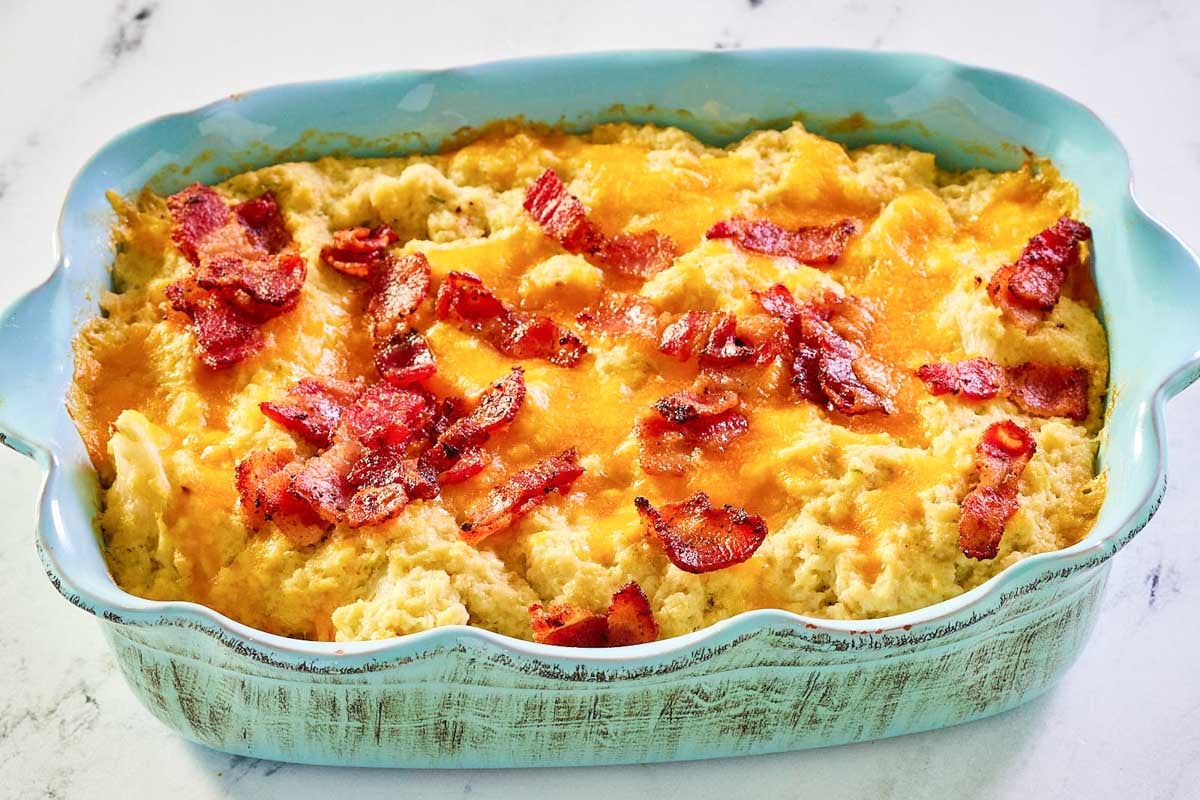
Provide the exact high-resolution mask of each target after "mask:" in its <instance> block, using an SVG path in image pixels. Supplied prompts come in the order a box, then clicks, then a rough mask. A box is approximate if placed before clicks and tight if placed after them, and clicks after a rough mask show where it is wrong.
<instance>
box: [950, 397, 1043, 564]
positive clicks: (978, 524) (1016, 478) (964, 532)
mask: <svg viewBox="0 0 1200 800" xmlns="http://www.w3.org/2000/svg"><path fill="white" fill-rule="evenodd" d="M1036 451H1037V444H1036V443H1035V442H1034V440H1033V436H1032V435H1031V434H1030V433H1029V431H1027V430H1025V429H1024V428H1022V427H1021V426H1020V425H1018V424H1017V423H1015V422H1013V421H1012V420H1004V421H1003V422H996V423H993V424H992V425H989V426H988V428H987V430H986V431H984V433H983V438H982V440H981V441H980V442H979V445H978V446H977V447H976V448H975V467H976V469H978V470H979V483H978V484H976V485H975V488H973V489H972V490H971V491H969V492H967V494H966V496H965V497H963V499H962V502H961V503H960V509H961V511H962V514H961V516H960V517H959V521H958V545H959V547H960V548H961V549H962V552H963V555H965V556H966V557H967V558H975V559H988V558H995V557H996V554H997V553H998V552H999V549H1000V539H1001V538H1002V537H1003V536H1004V527H1005V526H1006V525H1007V524H1008V521H1009V520H1010V519H1012V517H1013V515H1014V514H1016V513H1017V495H1018V493H1019V490H1020V482H1021V473H1022V472H1024V471H1025V467H1026V465H1028V464H1029V460H1030V459H1031V458H1033V454H1034V453H1035V452H1036Z"/></svg>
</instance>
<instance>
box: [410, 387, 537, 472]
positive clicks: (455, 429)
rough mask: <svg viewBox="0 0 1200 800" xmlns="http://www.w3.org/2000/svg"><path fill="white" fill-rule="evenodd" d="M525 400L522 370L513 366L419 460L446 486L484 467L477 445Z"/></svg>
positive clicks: (506, 422)
mask: <svg viewBox="0 0 1200 800" xmlns="http://www.w3.org/2000/svg"><path fill="white" fill-rule="evenodd" d="M524 401H525V372H524V370H522V369H521V368H520V367H514V368H513V369H512V371H511V372H509V373H508V375H506V376H504V377H503V378H501V379H500V380H498V381H496V382H495V383H493V384H492V385H491V386H489V387H488V388H487V389H485V390H484V392H483V393H482V394H481V395H480V396H479V402H478V403H477V404H476V405H475V408H474V409H472V410H471V412H470V413H468V414H466V415H465V416H462V417H460V418H458V419H455V420H454V421H452V422H450V424H449V425H447V426H446V428H445V430H444V431H442V432H441V434H439V435H438V437H437V439H436V440H435V441H434V443H433V444H432V445H431V446H430V448H429V449H428V450H426V451H425V452H424V453H423V454H422V455H421V463H422V465H424V466H425V467H427V468H429V469H431V470H433V471H434V472H435V473H437V475H438V480H439V482H440V483H441V484H442V485H443V486H445V485H446V484H449V483H457V482H459V481H462V480H466V479H467V478H469V477H471V476H472V475H475V474H476V473H478V472H479V471H480V470H482V469H483V468H484V466H486V464H485V463H484V461H483V457H482V453H480V448H481V447H482V445H483V444H484V442H486V441H487V440H488V439H489V438H490V437H491V435H492V433H493V432H494V431H496V430H498V429H499V428H502V427H503V426H505V425H507V424H508V423H510V422H512V420H513V419H514V418H515V417H516V416H517V412H518V411H519V410H520V409H521V404H522V403H523V402H524Z"/></svg>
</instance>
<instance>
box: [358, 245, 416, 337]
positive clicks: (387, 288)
mask: <svg viewBox="0 0 1200 800" xmlns="http://www.w3.org/2000/svg"><path fill="white" fill-rule="evenodd" d="M429 274H430V273H429V260H428V259H427V258H425V255H424V253H410V254H409V255H406V256H405V257H404V258H401V259H398V260H391V259H388V260H386V261H384V262H378V268H377V269H376V271H375V272H373V273H372V280H371V283H372V284H373V286H372V288H373V292H372V294H371V300H370V302H368V303H367V314H368V315H370V317H371V324H372V327H371V330H372V334H373V335H374V337H375V341H376V342H382V341H384V340H385V339H386V338H387V337H388V336H389V335H391V333H392V332H393V331H395V330H396V329H397V328H398V327H400V326H401V325H403V324H404V322H405V321H406V320H407V319H408V317H409V315H410V314H412V313H413V312H414V311H416V310H417V308H418V307H419V306H420V305H421V302H422V301H423V300H424V299H425V296H426V295H427V294H429Z"/></svg>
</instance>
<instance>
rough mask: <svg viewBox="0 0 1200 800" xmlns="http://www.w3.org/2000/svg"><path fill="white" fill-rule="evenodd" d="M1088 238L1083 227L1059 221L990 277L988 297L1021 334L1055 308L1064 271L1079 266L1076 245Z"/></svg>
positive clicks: (1090, 232) (1066, 219) (1075, 222)
mask: <svg viewBox="0 0 1200 800" xmlns="http://www.w3.org/2000/svg"><path fill="white" fill-rule="evenodd" d="M1091 238H1092V230H1091V228H1089V227H1088V226H1087V225H1085V224H1083V223H1082V222H1079V221H1078V220H1074V219H1071V218H1070V217H1062V218H1060V219H1059V220H1058V221H1057V222H1055V223H1054V224H1053V225H1051V226H1050V227H1049V228H1047V229H1046V230H1044V231H1042V232H1041V233H1039V234H1038V235H1037V236H1034V237H1033V238H1032V239H1030V240H1029V243H1028V244H1027V245H1025V249H1024V250H1022V251H1021V256H1020V257H1019V258H1018V259H1017V260H1016V262H1015V263H1013V264H1007V265H1005V266H1003V267H1001V268H1000V269H998V270H996V273H995V274H994V275H993V276H992V279H991V281H990V282H989V283H988V295H989V296H990V297H991V298H992V302H993V303H995V304H996V305H997V306H999V307H1000V309H1001V310H1002V311H1003V312H1004V314H1005V316H1007V317H1008V318H1009V319H1011V320H1013V322H1015V323H1017V324H1018V325H1019V326H1021V327H1022V328H1024V329H1025V330H1030V329H1031V328H1033V327H1034V326H1035V325H1037V323H1038V322H1040V321H1041V320H1042V319H1043V318H1045V316H1046V314H1048V313H1049V312H1050V311H1052V310H1054V307H1055V306H1056V305H1058V299H1059V296H1060V295H1061V293H1062V286H1063V283H1064V282H1065V281H1066V279H1067V272H1068V270H1069V269H1070V268H1071V267H1072V266H1074V265H1076V264H1077V263H1078V262H1079V243H1080V242H1085V241H1088V240H1089V239H1091Z"/></svg>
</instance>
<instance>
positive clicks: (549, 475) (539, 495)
mask: <svg viewBox="0 0 1200 800" xmlns="http://www.w3.org/2000/svg"><path fill="white" fill-rule="evenodd" d="M582 474H583V467H581V466H580V465H579V453H578V452H577V451H576V450H575V448H573V447H572V448H570V449H569V450H564V451H563V452H561V453H559V454H558V455H556V456H551V457H549V458H543V459H542V460H541V461H539V462H537V463H536V464H534V465H533V466H532V467H530V468H529V469H523V470H521V471H520V472H517V473H515V474H513V475H510V476H509V477H508V479H507V480H505V481H504V483H502V484H500V485H499V486H497V487H495V488H494V489H492V490H491V491H490V492H488V494H487V497H485V498H484V499H483V501H482V502H480V503H478V504H477V505H475V506H473V507H472V508H471V509H470V510H468V511H467V515H466V516H467V519H466V521H465V522H463V523H462V525H461V526H460V527H461V528H462V538H463V539H465V540H466V541H468V542H470V543H471V544H478V543H479V542H481V541H483V540H484V539H486V538H487V537H488V536H491V535H492V534H494V533H497V532H499V531H502V530H505V529H506V528H508V527H509V526H511V525H512V524H513V523H515V522H516V521H517V520H519V519H520V518H521V517H523V516H525V515H526V514H528V513H529V512H530V511H532V510H533V509H535V508H537V507H538V506H539V505H541V504H542V503H543V502H545V500H546V496H547V495H549V494H550V493H551V492H560V493H562V494H566V493H567V492H568V491H570V489H571V484H573V483H575V481H576V480H577V479H578V478H579V476H580V475H582Z"/></svg>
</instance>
